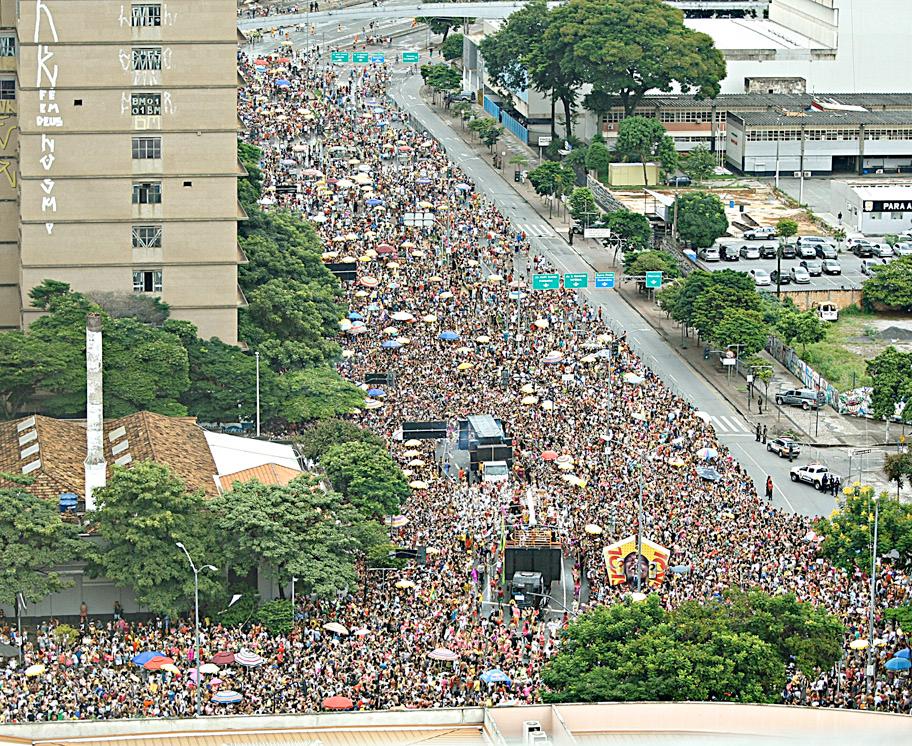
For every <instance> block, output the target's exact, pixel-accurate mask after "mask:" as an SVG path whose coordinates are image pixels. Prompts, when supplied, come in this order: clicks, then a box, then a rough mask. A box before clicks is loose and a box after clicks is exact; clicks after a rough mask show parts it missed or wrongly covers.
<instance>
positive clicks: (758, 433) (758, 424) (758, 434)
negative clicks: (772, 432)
mask: <svg viewBox="0 0 912 746" xmlns="http://www.w3.org/2000/svg"><path fill="white" fill-rule="evenodd" d="M755 435H756V438H757V442H758V443H759V442H760V423H759V422H758V423H757V431H756V434H755Z"/></svg>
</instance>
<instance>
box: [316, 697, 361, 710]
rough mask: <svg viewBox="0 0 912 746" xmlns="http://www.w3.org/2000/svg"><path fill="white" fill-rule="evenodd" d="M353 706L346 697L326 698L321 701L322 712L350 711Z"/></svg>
mask: <svg viewBox="0 0 912 746" xmlns="http://www.w3.org/2000/svg"><path fill="white" fill-rule="evenodd" d="M354 706H355V703H354V702H352V701H351V700H350V699H349V698H348V697H327V698H326V699H324V700H323V709H324V710H351V709H352V708H353V707H354Z"/></svg>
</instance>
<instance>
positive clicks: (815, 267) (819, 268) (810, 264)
mask: <svg viewBox="0 0 912 746" xmlns="http://www.w3.org/2000/svg"><path fill="white" fill-rule="evenodd" d="M798 266H800V267H804V268H805V269H806V270H807V271H808V274H809V275H810V276H811V277H820V275H822V274H823V262H821V261H820V260H819V259H802V260H801V262H800V263H799V265H798Z"/></svg>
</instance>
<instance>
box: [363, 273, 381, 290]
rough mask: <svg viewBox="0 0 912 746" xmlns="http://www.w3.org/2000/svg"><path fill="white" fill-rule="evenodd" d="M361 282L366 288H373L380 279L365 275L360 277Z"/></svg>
mask: <svg viewBox="0 0 912 746" xmlns="http://www.w3.org/2000/svg"><path fill="white" fill-rule="evenodd" d="M361 284H362V285H363V286H364V287H366V288H375V287H377V285H379V284H380V280H378V279H377V278H376V277H371V276H370V275H365V276H364V277H362V278H361Z"/></svg>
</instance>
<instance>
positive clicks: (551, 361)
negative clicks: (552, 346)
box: [542, 350, 564, 365]
mask: <svg viewBox="0 0 912 746" xmlns="http://www.w3.org/2000/svg"><path fill="white" fill-rule="evenodd" d="M563 359H564V356H563V355H561V354H560V353H559V352H558V351H557V350H552V351H551V352H549V353H548V354H547V355H545V356H544V357H543V358H542V362H543V363H544V364H545V365H557V364H558V363H559V362H561V360H563Z"/></svg>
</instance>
